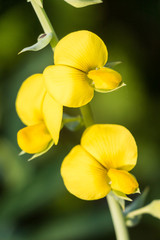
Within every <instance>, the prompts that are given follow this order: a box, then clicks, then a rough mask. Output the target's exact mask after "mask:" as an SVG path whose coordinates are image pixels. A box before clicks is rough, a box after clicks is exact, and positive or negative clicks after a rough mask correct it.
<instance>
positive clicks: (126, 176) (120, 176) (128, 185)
mask: <svg viewBox="0 0 160 240" xmlns="http://www.w3.org/2000/svg"><path fill="white" fill-rule="evenodd" d="M108 176H109V178H110V179H111V188H112V189H114V190H116V191H119V192H122V193H125V194H132V193H135V192H136V190H137V188H138V186H139V185H138V182H137V180H136V178H135V177H134V176H133V175H132V174H130V173H128V172H127V171H124V170H118V169H112V168H111V169H110V170H109V171H108Z"/></svg>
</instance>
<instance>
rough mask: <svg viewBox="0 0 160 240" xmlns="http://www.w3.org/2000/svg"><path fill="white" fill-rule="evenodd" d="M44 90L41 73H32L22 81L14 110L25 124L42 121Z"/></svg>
mask: <svg viewBox="0 0 160 240" xmlns="http://www.w3.org/2000/svg"><path fill="white" fill-rule="evenodd" d="M45 92H46V90H45V84H44V80H43V75H42V74H34V75H32V76H31V77H29V78H27V79H26V80H25V81H24V82H23V83H22V85H21V87H20V90H19V92H18V95H17V99H16V110H17V113H18V116H19V117H20V119H21V120H22V122H23V123H24V124H25V125H34V124H37V123H39V122H40V121H42V112H41V108H42V102H43V98H44V95H45Z"/></svg>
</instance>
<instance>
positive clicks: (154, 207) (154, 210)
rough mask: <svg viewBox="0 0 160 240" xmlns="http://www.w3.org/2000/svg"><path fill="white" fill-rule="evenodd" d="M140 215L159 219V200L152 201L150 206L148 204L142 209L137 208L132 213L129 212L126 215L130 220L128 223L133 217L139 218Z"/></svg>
mask: <svg viewBox="0 0 160 240" xmlns="http://www.w3.org/2000/svg"><path fill="white" fill-rule="evenodd" d="M142 214H150V215H152V216H153V217H156V218H158V219H160V200H159V199H157V200H154V201H152V202H151V203H150V204H148V205H147V206H144V207H142V208H139V209H137V210H135V211H133V212H130V213H129V214H128V215H127V218H128V219H130V221H131V220H132V219H134V218H135V217H139V216H141V215H142Z"/></svg>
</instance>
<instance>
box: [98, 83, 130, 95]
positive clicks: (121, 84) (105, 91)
mask: <svg viewBox="0 0 160 240" xmlns="http://www.w3.org/2000/svg"><path fill="white" fill-rule="evenodd" d="M125 86H126V84H125V83H124V82H121V83H120V85H119V86H118V87H117V88H114V89H111V90H108V89H106V90H104V89H98V88H95V89H94V90H95V91H96V92H100V93H109V92H113V91H116V90H118V89H119V88H121V87H125Z"/></svg>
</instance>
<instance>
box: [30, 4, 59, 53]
mask: <svg viewBox="0 0 160 240" xmlns="http://www.w3.org/2000/svg"><path fill="white" fill-rule="evenodd" d="M30 2H31V4H32V7H33V9H34V11H35V13H36V15H37V17H38V19H39V21H40V23H41V25H42V28H43V30H44V32H45V33H53V38H52V40H51V42H50V44H51V47H52V49H53V51H54V48H55V46H56V45H57V43H58V38H57V35H56V33H55V31H54V29H53V27H52V24H51V22H50V20H49V18H48V16H47V14H46V12H45V10H44V8H42V7H41V6H40V5H39V4H37V3H36V2H35V1H34V0H31V1H30Z"/></svg>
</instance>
